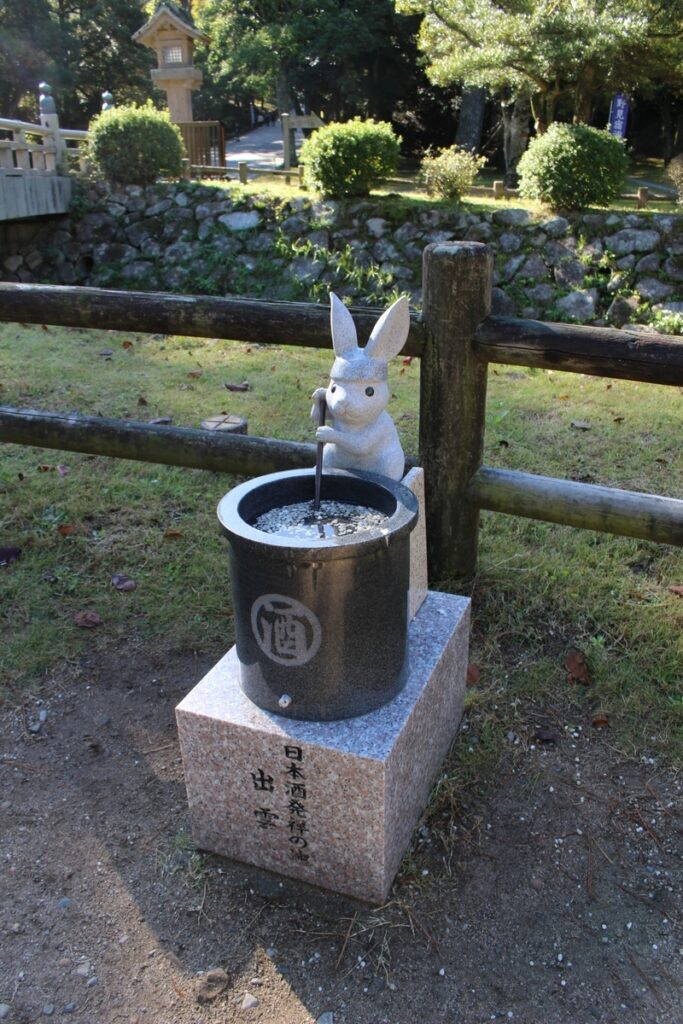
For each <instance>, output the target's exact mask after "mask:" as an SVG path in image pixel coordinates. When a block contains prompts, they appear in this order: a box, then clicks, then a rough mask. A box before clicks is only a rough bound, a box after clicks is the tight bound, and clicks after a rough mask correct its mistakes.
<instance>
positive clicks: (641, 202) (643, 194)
mask: <svg viewBox="0 0 683 1024" xmlns="http://www.w3.org/2000/svg"><path fill="white" fill-rule="evenodd" d="M649 198H650V190H649V188H648V187H647V185H641V186H640V188H639V189H638V209H639V210H642V209H643V207H645V206H647V202H648V199H649Z"/></svg>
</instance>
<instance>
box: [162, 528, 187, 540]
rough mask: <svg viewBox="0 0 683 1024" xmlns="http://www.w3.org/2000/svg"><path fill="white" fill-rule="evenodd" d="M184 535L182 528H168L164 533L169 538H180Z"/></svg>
mask: <svg viewBox="0 0 683 1024" xmlns="http://www.w3.org/2000/svg"><path fill="white" fill-rule="evenodd" d="M184 536H185V535H184V534H183V533H182V531H181V530H166V533H165V534H164V537H166V539H167V540H180V539H181V538H182V537H184Z"/></svg>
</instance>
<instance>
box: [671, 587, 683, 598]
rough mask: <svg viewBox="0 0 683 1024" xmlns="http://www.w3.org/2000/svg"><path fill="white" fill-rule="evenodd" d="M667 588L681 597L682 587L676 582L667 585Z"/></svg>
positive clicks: (682, 594)
mask: <svg viewBox="0 0 683 1024" xmlns="http://www.w3.org/2000/svg"><path fill="white" fill-rule="evenodd" d="M669 590H670V591H671V593H672V594H676V595H677V596H678V597H683V587H680V586H678V584H673V585H672V586H671V587H669Z"/></svg>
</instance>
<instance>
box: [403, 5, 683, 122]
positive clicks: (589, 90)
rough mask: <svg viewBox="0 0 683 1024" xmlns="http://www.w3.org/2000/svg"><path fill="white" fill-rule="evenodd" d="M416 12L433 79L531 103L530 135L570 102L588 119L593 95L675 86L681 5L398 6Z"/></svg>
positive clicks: (682, 31) (681, 57)
mask: <svg viewBox="0 0 683 1024" xmlns="http://www.w3.org/2000/svg"><path fill="white" fill-rule="evenodd" d="M396 7H397V10H399V11H402V12H404V13H420V14H423V15H424V18H423V21H422V27H421V30H420V45H421V47H422V49H423V50H424V51H425V53H426V54H427V56H428V59H429V62H430V68H429V70H430V76H431V77H432V79H433V81H435V82H438V83H441V84H444V83H447V82H454V81H462V82H467V83H471V84H475V85H487V86H489V87H490V88H491V89H493V90H502V89H509V90H511V91H512V92H513V94H514V95H528V96H530V97H531V101H532V109H533V113H534V118H535V121H536V126H537V129H539V130H541V131H543V130H545V128H546V127H547V126H548V124H549V123H550V122H551V121H552V120H554V118H555V114H556V108H557V104H558V101H559V100H560V99H563V100H564V99H569V100H570V102H571V105H572V109H573V114H574V120H575V121H588V120H589V118H590V110H591V101H592V99H593V96H594V95H595V94H596V93H597V92H598V91H604V90H614V89H617V88H619V89H630V88H635V87H636V86H642V85H643V84H644V83H645V82H648V81H650V82H653V81H667V82H670V83H673V84H677V85H679V86H683V71H682V69H681V67H682V62H683V0H396Z"/></svg>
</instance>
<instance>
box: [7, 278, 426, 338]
mask: <svg viewBox="0 0 683 1024" xmlns="http://www.w3.org/2000/svg"><path fill="white" fill-rule="evenodd" d="M380 312H381V310H372V309H356V308H352V309H351V313H352V314H353V319H354V321H355V324H356V327H357V329H358V335H359V339H360V340H361V342H365V341H366V340H367V339H368V337H369V336H370V332H371V331H372V328H373V327H374V325H375V323H376V321H377V317H378V316H379V315H380ZM0 321H5V322H9V323H29V324H56V325H58V326H60V327H98V328H104V329H106V330H113V331H134V332H141V333H147V334H181V335H188V336H190V337H198V338H228V339H230V340H232V341H250V342H255V343H258V344H275V345H302V346H304V347H308V348H329V349H330V350H331V348H332V340H331V336H330V311H329V308H328V307H327V306H321V305H316V304H315V303H311V302H266V301H264V300H261V299H222V298H216V297H215V296H208V295H172V294H169V293H167V292H128V291H116V290H114V289H105V288H76V287H71V286H66V285H47V284H9V283H6V282H5V283H0ZM423 339H424V331H423V329H422V324H421V322H420V318H419V317H418V315H417V314H413V315H412V317H411V325H410V334H409V335H408V341H407V342H406V344H405V347H404V349H403V352H404V354H405V355H413V356H417V355H420V354H421V352H422V349H423V347H424V340H423Z"/></svg>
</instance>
